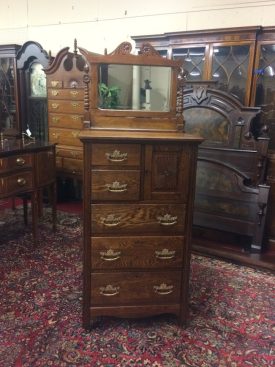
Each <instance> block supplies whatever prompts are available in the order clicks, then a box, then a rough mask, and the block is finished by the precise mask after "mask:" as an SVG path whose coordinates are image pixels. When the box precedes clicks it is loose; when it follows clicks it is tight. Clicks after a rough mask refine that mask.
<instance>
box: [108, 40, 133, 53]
mask: <svg viewBox="0 0 275 367" xmlns="http://www.w3.org/2000/svg"><path fill="white" fill-rule="evenodd" d="M131 51H132V45H131V43H130V42H122V43H121V44H120V45H119V46H117V48H116V49H115V50H114V51H113V52H111V54H110V55H128V54H130V53H131Z"/></svg>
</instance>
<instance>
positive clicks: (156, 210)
mask: <svg viewBox="0 0 275 367" xmlns="http://www.w3.org/2000/svg"><path fill="white" fill-rule="evenodd" d="M185 211H186V207H185V205H184V204H174V205H172V204H171V205H170V204H161V205H156V204H155V205H154V204H140V205H138V204H112V205H110V204H93V205H92V208H91V212H92V227H91V228H92V232H93V234H95V233H114V234H118V233H137V234H140V233H142V234H144V233H171V234H176V233H178V234H180V233H184V232H183V231H184V229H185Z"/></svg>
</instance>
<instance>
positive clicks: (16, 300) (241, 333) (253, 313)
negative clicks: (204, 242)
mask: <svg viewBox="0 0 275 367" xmlns="http://www.w3.org/2000/svg"><path fill="white" fill-rule="evenodd" d="M21 221H22V213H20V210H16V212H15V213H14V212H13V211H11V210H10V211H8V213H6V215H5V216H4V217H3V216H2V218H1V223H0V230H1V239H0V264H1V267H0V279H1V289H0V366H1V367H38V366H42V367H48V366H53V367H69V366H70V367H88V366H89V367H179V366H181V367H184V366H188V367H264V366H270V367H271V366H274V364H275V349H274V341H275V277H274V275H272V274H269V273H266V272H262V271H257V270H254V269H251V268H248V267H244V266H237V265H234V264H231V263H227V262H224V261H220V260H214V259H210V258H207V257H202V256H193V257H192V266H191V289H190V311H191V312H190V325H189V326H188V327H187V328H185V329H183V328H180V327H179V326H178V325H177V323H176V319H175V318H174V317H173V316H169V315H162V316H158V317H152V318H147V319H140V320H122V319H115V318H103V319H102V320H101V321H100V323H99V324H98V325H97V326H96V327H95V328H94V329H92V330H91V331H90V332H88V331H86V330H84V329H83V328H82V326H81V297H82V275H81V272H82V262H81V256H82V248H81V243H82V229H81V220H80V219H79V217H77V216H75V215H73V214H65V213H62V212H58V230H57V232H56V234H53V233H51V226H50V223H49V217H48V216H47V215H46V216H45V217H44V221H43V222H42V223H41V224H40V240H39V244H38V246H37V248H34V246H33V244H32V240H31V235H30V233H29V231H28V232H26V231H25V229H24V227H23V226H22V225H21V224H20V222H21ZM12 228H13V232H12V234H11V232H9V231H10V230H11V229H12Z"/></svg>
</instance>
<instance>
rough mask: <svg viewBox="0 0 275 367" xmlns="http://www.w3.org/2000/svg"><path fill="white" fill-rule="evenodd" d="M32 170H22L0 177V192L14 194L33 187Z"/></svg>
mask: <svg viewBox="0 0 275 367" xmlns="http://www.w3.org/2000/svg"><path fill="white" fill-rule="evenodd" d="M33 186H34V184H33V175H32V172H29V171H22V172H20V173H18V174H13V175H10V176H7V177H2V178H1V179H0V194H1V195H7V196H9V195H15V194H19V193H20V192H26V191H28V190H32V189H33Z"/></svg>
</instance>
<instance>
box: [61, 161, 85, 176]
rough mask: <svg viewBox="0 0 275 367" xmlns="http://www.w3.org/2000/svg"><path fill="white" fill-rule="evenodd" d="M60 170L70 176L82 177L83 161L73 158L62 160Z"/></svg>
mask: <svg viewBox="0 0 275 367" xmlns="http://www.w3.org/2000/svg"><path fill="white" fill-rule="evenodd" d="M62 168H63V169H64V170H65V171H66V172H68V173H70V174H72V175H82V172H83V161H81V160H79V159H73V158H63V165H62Z"/></svg>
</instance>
